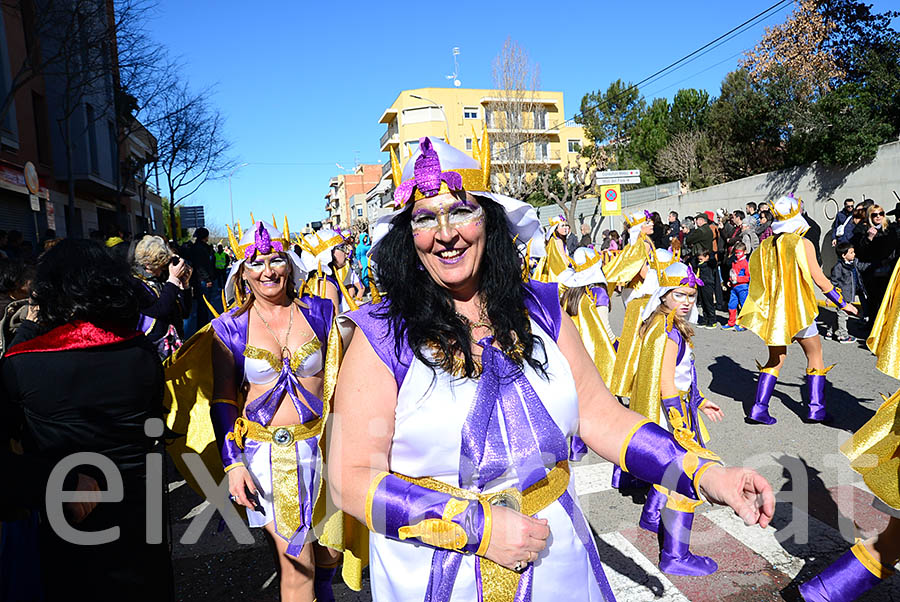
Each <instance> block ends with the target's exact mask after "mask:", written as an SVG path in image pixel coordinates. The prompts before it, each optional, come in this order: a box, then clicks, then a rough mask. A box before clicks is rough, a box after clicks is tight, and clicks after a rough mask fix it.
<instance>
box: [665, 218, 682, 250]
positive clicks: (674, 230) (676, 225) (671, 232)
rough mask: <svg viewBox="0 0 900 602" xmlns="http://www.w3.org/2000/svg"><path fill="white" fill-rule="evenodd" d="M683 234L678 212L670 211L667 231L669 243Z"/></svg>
mask: <svg viewBox="0 0 900 602" xmlns="http://www.w3.org/2000/svg"><path fill="white" fill-rule="evenodd" d="M680 232H681V222H680V221H679V220H678V212H677V211H669V228H668V230H667V231H666V236H667V237H668V239H669V242H670V243H671V242H672V239H673V238H676V237H677V236H678V234H679V233H680Z"/></svg>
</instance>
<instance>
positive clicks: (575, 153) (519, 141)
mask: <svg viewBox="0 0 900 602" xmlns="http://www.w3.org/2000/svg"><path fill="white" fill-rule="evenodd" d="M378 122H379V123H383V124H384V125H385V126H386V130H385V132H384V134H382V136H381V140H380V145H379V148H380V150H381V151H382V152H384V153H388V152H389V151H391V150H393V151H394V153H396V155H397V158H398V159H399V160H400V162H401V164H402V163H404V162H405V161H406V160H407V159H408V158H409V157H411V156H412V155H413V154H414V153H415V152H416V150H418V146H419V138H421V137H423V136H435V137H438V138H441V139H442V140H445V141H447V142H449V143H450V144H451V145H453V146H455V147H456V148H459V149H465V150H467V151H471V150H472V148H473V145H474V144H476V143H477V142H478V141H479V140H480V139H481V136H482V131H483V130H485V129H486V130H487V132H488V136H489V139H490V143H491V163H492V165H494V166H496V169H497V171H501V172H502V171H503V170H504V168H505V167H506V168H509V166H510V165H512V164H516V165H517V166H522V167H521V171H522V172H524V173H526V174H531V173H535V172H537V171H538V170H540V169H546V168H548V167H549V168H551V169H552V168H554V167H564V166H566V165H569V164H572V163H575V162H577V161H578V157H579V151H580V150H581V147H582V146H583V145H585V144H587V143H588V138H587V136H586V135H585V132H584V129H583V128H581V127H580V126H576V125H569V124H567V123H566V117H565V105H564V99H563V93H562V92H550V91H545V90H540V91H535V92H529V93H524V94H522V93H507V92H505V91H503V90H481V89H471V88H417V89H414V90H403V91H402V92H400V94H398V95H397V98H396V99H395V100H394V102H393V103H392V104H391V105H390V106H389V107H388V108H387V109H385V110H384V112H383V113H382V114H381V117H380V118H379V120H378ZM383 173H384V175H385V177H390V160H389V158H387V157H386V160H385V162H384V168H383Z"/></svg>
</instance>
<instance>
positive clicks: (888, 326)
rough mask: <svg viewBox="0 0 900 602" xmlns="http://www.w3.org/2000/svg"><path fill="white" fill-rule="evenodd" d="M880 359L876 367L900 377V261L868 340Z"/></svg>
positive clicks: (889, 374)
mask: <svg viewBox="0 0 900 602" xmlns="http://www.w3.org/2000/svg"><path fill="white" fill-rule="evenodd" d="M866 343H867V344H868V345H869V349H871V350H872V353H874V354H875V355H876V356H878V361H877V362H876V363H875V367H876V368H878V369H879V370H881V371H882V372H884V373H885V374H887V375H888V376H893V377H894V378H898V379H900V261H898V262H897V265H896V266H894V273H893V274H891V280H890V282H889V283H888V287H887V291H886V292H885V295H884V300H883V301H882V302H881V307H880V308H878V314H877V315H876V316H875V323H874V325H873V327H872V334H871V335H870V336H869V339H868V340H867V341H866Z"/></svg>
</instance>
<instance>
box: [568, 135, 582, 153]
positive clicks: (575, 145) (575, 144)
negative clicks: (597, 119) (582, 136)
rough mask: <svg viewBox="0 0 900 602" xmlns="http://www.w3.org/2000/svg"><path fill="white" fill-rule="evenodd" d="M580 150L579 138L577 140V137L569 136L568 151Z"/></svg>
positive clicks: (575, 151)
mask: <svg viewBox="0 0 900 602" xmlns="http://www.w3.org/2000/svg"><path fill="white" fill-rule="evenodd" d="M580 151H581V140H577V139H575V140H573V139H571V138H570V139H569V152H570V153H577V152H580Z"/></svg>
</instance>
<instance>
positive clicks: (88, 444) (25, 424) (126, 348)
mask: <svg viewBox="0 0 900 602" xmlns="http://www.w3.org/2000/svg"><path fill="white" fill-rule="evenodd" d="M132 280H133V278H132V276H131V273H130V269H129V267H128V265H127V264H126V263H124V262H122V261H119V260H117V259H116V258H114V257H111V256H110V254H109V253H108V252H107V251H106V250H105V249H104V248H103V247H102V246H100V245H97V244H96V243H94V242H92V241H87V240H72V239H69V240H64V241H61V242H60V243H59V244H58V245H56V246H54V247H53V248H52V249H50V250H49V251H47V253H46V254H44V255H43V256H42V258H41V260H40V262H39V264H38V267H37V274H36V277H35V280H34V291H33V293H32V297H31V299H32V301H33V305H31V306H30V308H29V312H28V319H27V320H26V321H25V322H23V323H22V325H21V326H20V327H19V330H18V332H17V333H16V338H15V340H14V341H13V344H12V345H11V346H10V348H9V350H8V351H7V354H6V357H5V359H4V362H3V364H2V366H0V380H2V387H3V393H4V397H5V399H6V400H7V401H8V403H9V406H8V407H9V408H10V409H11V411H13V415H14V416H15V417H16V419H17V420H18V421H20V423H21V424H22V429H23V439H22V445H23V448H24V450H25V453H26V454H30V455H32V456H33V457H34V458H36V459H37V460H38V461H40V462H42V463H44V464H45V465H54V464H56V463H57V462H59V461H60V460H62V459H63V458H66V457H68V456H70V455H72V454H75V453H79V452H92V453H96V454H100V455H102V456H105V458H106V459H107V460H109V461H111V463H112V465H111V466H110V467H109V468H103V469H101V468H100V467H99V466H96V465H90V464H86V465H84V463H82V464H83V466H82V467H81V468H79V470H83V471H84V472H85V473H86V475H87V476H91V477H92V478H94V479H95V480H96V481H97V482H98V483H99V484H100V485H101V487H100V489H101V490H115V489H118V490H119V491H120V492H121V494H120V495H119V496H113V499H110V500H103V503H102V504H97V506H96V507H95V508H93V510H92V511H91V512H90V514H88V515H87V516H86V517H85V518H84V520H83V521H82V524H81V525H80V527H79V530H80V531H82V534H84V532H87V531H102V530H107V529H114V530H116V532H117V537H116V538H115V539H114V540H113V541H111V542H109V543H101V544H94V545H79V542H78V541H69V540H67V539H65V538H64V537H63V536H62V535H61V534H60V531H59V529H58V528H54V526H56V527H58V526H59V524H60V523H59V519H58V518H56V517H55V516H54V515H53V514H52V513H49V510H50V509H52V508H53V507H54V506H53V505H52V504H48V505H47V507H46V508H44V512H43V517H42V518H43V520H42V521H41V523H40V527H39V528H40V536H39V544H40V556H41V575H42V582H43V583H42V585H43V588H44V592H43V593H44V599H45V600H47V601H49V602H52V601H56V600H71V599H72V598H73V587H76V588H77V589H78V591H81V592H83V593H84V595H86V596H87V597H89V598H90V599H92V600H123V599H128V600H147V601H150V600H152V601H154V602H157V601H167V600H172V599H174V595H173V587H172V570H171V559H170V557H169V549H168V528H167V525H166V524H165V520H166V517H167V512H166V511H165V507H164V505H163V506H161V507H159V508H157V509H156V511H153V512H151V511H150V510H151V509H150V508H148V507H147V505H146V504H147V503H148V502H147V501H148V500H152V501H157V503H160V504H164V502H163V500H164V499H165V498H164V497H163V496H164V491H163V484H164V480H163V478H162V475H160V474H155V475H150V474H148V468H149V466H148V458H151V457H155V458H156V462H154V464H155V465H158V466H161V465H162V458H161V457H159V454H161V453H162V451H163V450H162V445H161V442H160V440H159V437H161V435H162V433H163V424H164V423H163V421H162V403H163V370H162V365H161V364H160V362H159V360H158V358H157V355H156V352H155V350H153V349H152V348H151V347H150V345H148V344H147V340H146V339H145V338H144V337H143V336H141V334H140V333H139V332H137V331H136V330H135V329H134V325H135V324H136V323H137V320H138V298H137V295H136V292H135V287H134V286H133V285H132ZM49 375H52V378H48V376H49ZM113 474H115V475H117V478H116V480H115V481H111V480H110V479H112V475H113ZM115 482H118V483H120V484H119V485H118V487H117V486H116V485H115V484H114V483H115ZM50 485H53V484H52V483H50ZM63 486H64V487H66V488H67V489H71V488H72V487H70V486H69V483H64V484H63ZM55 487H59V486H58V485H54V488H55ZM44 488H45V489H47V483H46V482H45V484H44ZM15 490H16V492H17V494H18V485H16V486H15ZM53 493H54V489H53V488H51V489H49V490H48V496H52V495H53ZM116 498H118V499H116ZM49 499H51V500H52V497H50V498H49ZM114 500H115V501H114ZM148 535H149V536H150V537H148ZM151 540H155V541H157V542H158V543H148V541H151ZM80 543H81V544H84V543H85V542H84V541H83V540H82V541H81V542H80ZM75 597H78V596H77V595H76V596H75Z"/></svg>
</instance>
